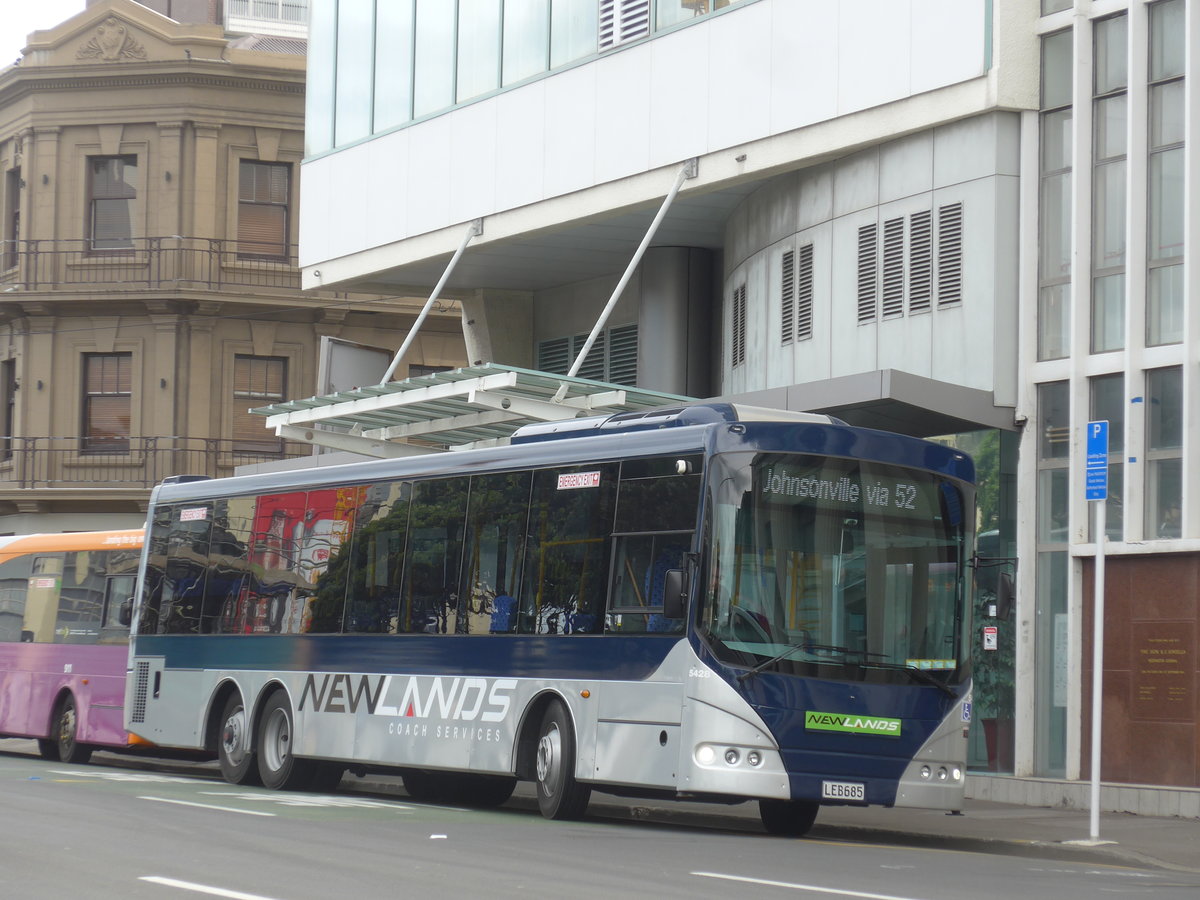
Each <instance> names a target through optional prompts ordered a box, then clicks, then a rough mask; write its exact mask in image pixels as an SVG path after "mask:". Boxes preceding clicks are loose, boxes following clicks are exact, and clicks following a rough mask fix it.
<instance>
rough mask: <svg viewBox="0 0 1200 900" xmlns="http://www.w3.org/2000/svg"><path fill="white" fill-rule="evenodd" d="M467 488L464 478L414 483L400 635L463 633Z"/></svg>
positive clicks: (466, 625) (464, 629)
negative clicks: (463, 571)
mask: <svg viewBox="0 0 1200 900" xmlns="http://www.w3.org/2000/svg"><path fill="white" fill-rule="evenodd" d="M468 488H469V480H468V479H467V478H465V477H460V478H447V479H443V480H438V481H424V482H419V483H417V484H415V485H413V494H412V503H411V512H410V514H409V518H410V521H409V530H408V552H407V553H406V554H405V570H404V590H403V599H402V602H401V605H400V621H399V624H398V629H399V630H400V631H408V632H422V633H426V634H465V633H466V630H467V627H468V622H469V616H468V615H466V597H465V596H464V591H463V587H462V581H461V577H460V576H461V568H460V567H461V566H462V561H463V560H462V557H463V519H464V516H465V515H466V511H467V495H468V492H469V491H468Z"/></svg>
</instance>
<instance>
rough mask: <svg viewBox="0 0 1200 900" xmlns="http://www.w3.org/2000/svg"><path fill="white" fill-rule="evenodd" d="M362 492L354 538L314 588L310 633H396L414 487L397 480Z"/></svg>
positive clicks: (364, 489) (355, 519)
mask: <svg viewBox="0 0 1200 900" xmlns="http://www.w3.org/2000/svg"><path fill="white" fill-rule="evenodd" d="M360 490H362V492H363V493H362V501H361V505H360V506H359V508H358V511H357V513H356V515H355V517H354V528H353V532H352V537H351V539H350V541H349V542H348V543H347V544H345V545H343V548H342V549H341V551H340V552H339V554H338V556H337V558H336V559H334V560H333V561H332V562H330V564H329V568H328V569H327V570H326V573H325V576H323V577H322V578H321V579H320V580H319V581H318V583H317V593H316V601H315V605H314V611H313V617H312V630H313V631H337V630H338V629H339V628H340V629H342V630H343V631H345V632H347V633H351V632H364V633H388V632H394V631H396V625H395V622H394V620H395V619H396V616H397V607H398V606H399V604H400V581H401V574H402V562H403V559H404V544H405V538H406V535H407V534H408V510H409V498H410V497H411V495H412V485H411V484H410V483H408V482H401V481H396V482H391V483H384V484H371V485H367V486H366V487H365V488H362V489H360ZM400 630H402V631H403V630H404V629H403V628H401V629H400Z"/></svg>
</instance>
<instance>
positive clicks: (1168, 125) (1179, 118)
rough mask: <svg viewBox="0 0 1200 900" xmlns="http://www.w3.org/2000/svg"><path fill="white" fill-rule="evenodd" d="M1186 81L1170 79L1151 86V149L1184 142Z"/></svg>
mask: <svg viewBox="0 0 1200 900" xmlns="http://www.w3.org/2000/svg"><path fill="white" fill-rule="evenodd" d="M1183 86H1184V82H1183V81H1181V80H1180V81H1168V82H1166V83H1164V84H1156V85H1152V86H1151V87H1150V149H1151V150H1158V149H1161V148H1163V147H1166V146H1169V145H1171V144H1180V143H1183V137H1184V130H1183V129H1184V90H1183Z"/></svg>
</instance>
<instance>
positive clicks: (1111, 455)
mask: <svg viewBox="0 0 1200 900" xmlns="http://www.w3.org/2000/svg"><path fill="white" fill-rule="evenodd" d="M1089 387H1090V388H1091V395H1092V396H1091V415H1090V417H1089V419H1088V421H1091V422H1108V499H1107V500H1106V501H1105V511H1104V533H1105V534H1106V535H1108V539H1109V540H1110V541H1119V540H1121V538H1122V535H1123V534H1124V527H1123V526H1124V522H1125V516H1124V512H1125V505H1124V502H1123V501H1124V494H1125V466H1124V459H1125V376H1124V375H1123V374H1121V373H1117V374H1115V375H1100V376H1098V377H1096V378H1093V379H1091V381H1090V383H1089ZM1088 524H1089V527H1091V517H1089V522H1088ZM1090 539H1091V540H1093V541H1094V540H1095V539H1096V535H1095V534H1094V533H1093V534H1092V535H1091V537H1090Z"/></svg>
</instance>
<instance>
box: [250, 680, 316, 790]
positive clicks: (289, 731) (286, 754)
mask: <svg viewBox="0 0 1200 900" xmlns="http://www.w3.org/2000/svg"><path fill="white" fill-rule="evenodd" d="M294 736H295V728H294V720H293V718H292V704H291V702H290V701H289V700H288V698H287V694H285V693H284V692H283V691H276V692H275V693H274V694H272V695H271V696H270V698H268V700H267V702H266V705H265V706H263V711H262V717H261V718H260V719H259V723H258V746H257V750H258V753H257V756H258V774H259V776H260V777H261V778H262V783H263V786H264V787H268V788H270V789H271V790H274V791H302V790H304V789H305V788H307V787H309V786H310V785H311V784H312V781H313V776H314V767H315V766H316V763H315V762H313V761H312V760H307V759H297V758H296V757H295V756H294V755H293V753H292V750H293V746H292V743H293V738H294Z"/></svg>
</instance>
